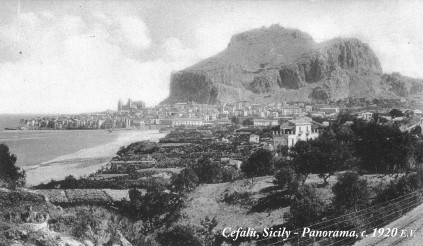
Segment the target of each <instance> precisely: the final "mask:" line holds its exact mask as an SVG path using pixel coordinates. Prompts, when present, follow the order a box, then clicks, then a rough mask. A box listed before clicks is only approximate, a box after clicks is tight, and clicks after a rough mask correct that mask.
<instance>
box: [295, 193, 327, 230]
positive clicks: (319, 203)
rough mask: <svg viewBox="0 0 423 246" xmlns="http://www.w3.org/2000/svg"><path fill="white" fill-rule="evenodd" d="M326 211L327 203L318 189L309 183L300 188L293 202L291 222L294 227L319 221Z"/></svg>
mask: <svg viewBox="0 0 423 246" xmlns="http://www.w3.org/2000/svg"><path fill="white" fill-rule="evenodd" d="M324 212H325V203H324V201H323V200H322V199H321V198H320V197H319V196H318V195H317V193H316V190H315V189H314V188H312V187H310V186H308V185H303V186H301V187H299V188H298V190H297V191H296V192H295V194H294V198H293V199H292V202H291V208H290V213H291V217H290V218H289V223H290V224H291V226H293V227H304V226H308V225H310V224H314V223H316V222H318V221H319V220H320V219H321V218H322V217H323V213H324Z"/></svg>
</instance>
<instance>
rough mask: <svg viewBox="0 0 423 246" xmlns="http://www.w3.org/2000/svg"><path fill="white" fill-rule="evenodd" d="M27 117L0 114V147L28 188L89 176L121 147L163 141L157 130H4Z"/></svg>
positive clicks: (16, 124)
mask: <svg viewBox="0 0 423 246" xmlns="http://www.w3.org/2000/svg"><path fill="white" fill-rule="evenodd" d="M37 116H40V115H37ZM31 117H35V115H5V114H0V143H4V144H6V145H7V146H9V149H10V152H11V153H12V154H14V155H16V156H17V161H16V165H17V166H19V167H22V168H23V169H24V170H25V171H26V174H27V184H28V185H29V186H31V185H37V184H40V183H45V182H48V181H50V180H52V179H54V180H59V179H63V178H64V177H66V176H68V175H73V176H75V177H80V176H86V175H89V174H90V173H93V172H95V171H97V170H98V169H100V168H101V167H102V166H104V165H105V164H106V163H108V161H109V160H110V159H111V158H112V157H113V156H115V154H116V152H117V151H118V150H119V148H120V147H121V146H126V145H128V144H130V143H132V142H136V141H142V140H151V141H158V139H159V138H161V137H164V134H162V133H159V132H158V131H157V130H115V131H112V132H109V131H106V130H22V131H21V130H4V128H6V127H16V126H18V125H19V120H20V119H22V118H31Z"/></svg>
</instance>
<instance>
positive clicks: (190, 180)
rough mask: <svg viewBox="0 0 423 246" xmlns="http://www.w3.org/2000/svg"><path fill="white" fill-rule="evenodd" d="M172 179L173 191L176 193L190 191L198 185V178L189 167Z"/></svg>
mask: <svg viewBox="0 0 423 246" xmlns="http://www.w3.org/2000/svg"><path fill="white" fill-rule="evenodd" d="M174 177H175V178H174V179H173V181H172V182H173V185H174V187H175V189H176V190H178V191H189V190H192V189H193V188H195V187H196V186H197V184H198V177H197V175H196V174H195V172H194V171H193V170H192V168H190V167H187V168H184V169H182V171H181V172H180V173H178V174H177V175H175V176H174Z"/></svg>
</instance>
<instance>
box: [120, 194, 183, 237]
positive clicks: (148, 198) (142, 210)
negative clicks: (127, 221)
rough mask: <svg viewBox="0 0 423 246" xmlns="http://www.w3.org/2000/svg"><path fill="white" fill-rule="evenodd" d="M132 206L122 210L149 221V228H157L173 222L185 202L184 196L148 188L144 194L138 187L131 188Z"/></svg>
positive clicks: (136, 217)
mask: <svg viewBox="0 0 423 246" xmlns="http://www.w3.org/2000/svg"><path fill="white" fill-rule="evenodd" d="M129 199H130V204H129V205H130V206H129V207H128V208H125V207H124V208H123V209H122V210H123V211H122V212H126V213H130V215H131V216H132V217H134V218H135V219H137V220H139V219H141V220H145V221H147V222H148V227H149V229H155V228H159V227H161V226H163V224H165V223H168V222H172V221H174V219H175V218H176V217H177V216H178V215H179V209H181V207H182V204H183V199H182V196H181V195H179V194H175V193H166V192H163V191H159V190H154V189H153V190H150V189H148V190H147V193H146V194H142V192H141V191H139V190H137V189H131V190H129Z"/></svg>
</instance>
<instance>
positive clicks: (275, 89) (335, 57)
mask: <svg viewBox="0 0 423 246" xmlns="http://www.w3.org/2000/svg"><path fill="white" fill-rule="evenodd" d="M422 89H423V80H421V79H414V78H409V77H406V76H402V75H401V74H399V73H392V74H385V73H384V72H383V70H382V67H381V65H380V62H379V59H378V58H377V56H376V55H375V53H374V52H373V50H372V49H371V47H370V46H369V45H368V44H366V43H363V42H362V41H360V40H359V39H356V38H335V39H332V40H328V41H326V42H322V43H317V42H315V41H314V40H313V38H312V37H311V36H310V35H309V34H307V33H304V32H302V31H299V30H296V29H288V28H284V27H281V26H279V25H272V26H270V27H268V28H264V27H263V28H260V29H253V30H250V31H247V32H243V33H239V34H236V35H234V36H233V37H232V39H231V41H230V43H229V44H228V47H227V48H226V49H225V50H224V51H222V52H220V53H219V54H217V55H215V56H213V57H210V58H208V59H205V60H203V61H201V62H199V63H197V64H195V65H193V66H191V67H188V68H186V69H184V70H182V71H179V72H175V73H173V74H172V75H171V81H170V95H169V97H168V98H167V99H166V100H164V101H163V102H162V103H175V102H186V101H194V102H198V103H206V104H215V103H233V102H238V101H251V102H263V103H267V102H275V101H313V102H316V101H323V100H328V99H329V100H331V99H333V100H337V99H344V98H348V97H360V98H363V97H364V98H369V99H372V98H397V99H398V98H406V99H411V98H415V97H419V96H421V95H422V94H423V93H422Z"/></svg>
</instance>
